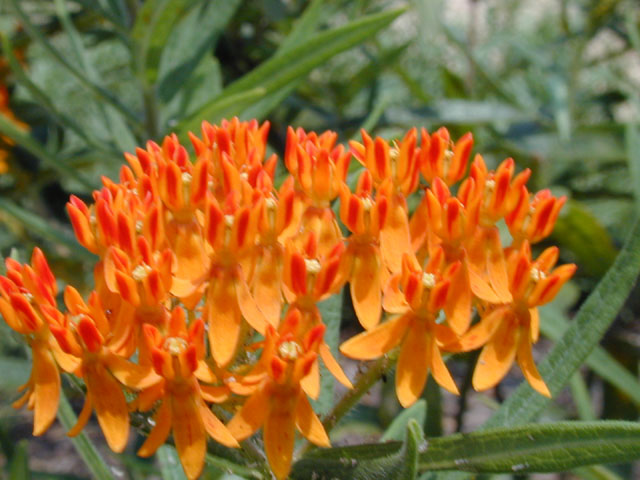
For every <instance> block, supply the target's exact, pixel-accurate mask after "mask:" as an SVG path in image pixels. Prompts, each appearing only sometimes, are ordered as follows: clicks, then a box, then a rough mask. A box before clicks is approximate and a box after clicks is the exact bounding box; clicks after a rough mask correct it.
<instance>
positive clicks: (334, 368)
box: [314, 342, 353, 388]
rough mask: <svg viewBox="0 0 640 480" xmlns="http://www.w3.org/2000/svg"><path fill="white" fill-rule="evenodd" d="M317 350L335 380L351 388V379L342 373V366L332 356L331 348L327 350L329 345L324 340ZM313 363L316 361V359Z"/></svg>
mask: <svg viewBox="0 0 640 480" xmlns="http://www.w3.org/2000/svg"><path fill="white" fill-rule="evenodd" d="M318 352H319V353H320V357H321V358H322V361H323V362H324V366H325V367H327V370H329V372H331V375H333V376H334V377H335V378H336V380H338V381H339V382H340V383H341V384H342V385H344V386H345V387H347V388H353V385H352V384H351V381H350V380H349V379H348V378H347V376H346V375H345V373H344V370H342V367H341V366H340V364H339V363H338V361H337V360H336V359H335V358H334V356H333V354H332V353H331V350H329V346H328V345H327V344H326V343H324V342H323V343H321V344H320V346H319V347H318ZM314 363H317V361H316V362H314Z"/></svg>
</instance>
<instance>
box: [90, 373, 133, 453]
mask: <svg viewBox="0 0 640 480" xmlns="http://www.w3.org/2000/svg"><path fill="white" fill-rule="evenodd" d="M92 367H93V368H87V371H85V377H84V379H85V382H86V384H87V394H88V395H91V402H92V403H93V405H94V407H95V409H96V415H97V416H98V423H99V424H100V428H102V432H103V433H104V436H105V439H106V440H107V443H108V444H109V447H111V450H113V451H114V452H117V453H120V452H122V451H123V450H124V447H126V446H127V439H128V438H129V411H128V409H127V402H126V400H125V398H124V394H123V393H122V388H121V387H120V385H119V384H118V382H117V381H116V380H115V378H113V377H112V376H111V374H110V373H109V372H107V370H106V369H105V367H104V366H103V365H102V364H96V365H93V366H92Z"/></svg>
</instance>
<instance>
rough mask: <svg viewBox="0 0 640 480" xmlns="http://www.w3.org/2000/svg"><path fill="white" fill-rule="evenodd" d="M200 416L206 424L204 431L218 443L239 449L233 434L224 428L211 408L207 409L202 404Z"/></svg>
mask: <svg viewBox="0 0 640 480" xmlns="http://www.w3.org/2000/svg"><path fill="white" fill-rule="evenodd" d="M199 409H200V416H201V417H202V421H203V423H204V429H205V430H206V432H207V433H208V434H209V435H211V438H213V439H214V440H215V441H217V442H218V443H221V444H222V445H225V446H227V447H239V446H240V445H239V444H238V441H237V440H236V439H235V438H233V435H231V432H230V431H229V429H227V427H225V426H224V423H222V422H221V421H220V420H219V419H218V417H216V416H215V415H214V414H213V412H212V411H211V410H209V407H207V406H206V405H205V404H204V403H202V402H201V403H200V406H199Z"/></svg>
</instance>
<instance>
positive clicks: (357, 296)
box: [350, 247, 382, 330]
mask: <svg viewBox="0 0 640 480" xmlns="http://www.w3.org/2000/svg"><path fill="white" fill-rule="evenodd" d="M357 252H358V253H357V254H356V258H355V259H354V262H353V270H352V274H351V279H350V289H351V300H352V301H353V308H354V310H355V312H356V316H357V317H358V320H359V321H360V324H361V325H362V326H363V327H364V328H365V329H366V330H370V329H371V328H373V327H375V326H376V325H377V324H378V323H379V322H380V314H381V313H382V293H381V290H382V286H381V276H380V270H381V268H382V265H381V264H380V263H381V262H380V260H379V259H378V255H377V254H376V250H375V249H374V248H373V247H369V248H363V249H359V250H358V251H357Z"/></svg>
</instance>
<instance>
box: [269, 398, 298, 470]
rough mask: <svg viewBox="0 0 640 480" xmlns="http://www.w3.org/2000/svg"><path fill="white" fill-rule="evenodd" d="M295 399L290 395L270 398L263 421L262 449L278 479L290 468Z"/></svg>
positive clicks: (293, 435)
mask: <svg viewBox="0 0 640 480" xmlns="http://www.w3.org/2000/svg"><path fill="white" fill-rule="evenodd" d="M296 400H297V398H296V397H294V396H291V395H287V396H281V397H279V398H271V399H270V405H269V412H268V413H267V416H266V418H265V422H264V429H263V435H264V449H265V453H266V454H267V459H268V460H269V465H270V466H271V470H272V471H273V473H274V474H275V476H276V478H277V479H278V480H284V479H285V478H287V476H288V475H289V471H290V470H291V457H292V455H293V443H294V439H295V416H296V415H295V414H296V405H295V403H296ZM263 408H264V407H263Z"/></svg>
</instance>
